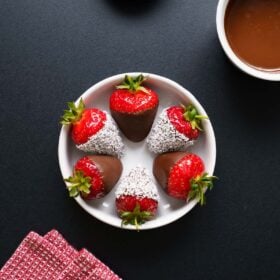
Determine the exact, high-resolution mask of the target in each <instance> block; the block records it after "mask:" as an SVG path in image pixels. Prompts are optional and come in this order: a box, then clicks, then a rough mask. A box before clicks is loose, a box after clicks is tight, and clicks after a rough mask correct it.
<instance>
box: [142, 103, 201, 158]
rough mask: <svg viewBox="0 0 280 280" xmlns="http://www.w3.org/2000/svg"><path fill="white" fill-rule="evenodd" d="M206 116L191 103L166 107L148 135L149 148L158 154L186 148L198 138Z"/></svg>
mask: <svg viewBox="0 0 280 280" xmlns="http://www.w3.org/2000/svg"><path fill="white" fill-rule="evenodd" d="M206 118H207V117H206V116H202V115H200V114H199V113H198V111H197V109H196V108H195V107H194V106H193V105H191V104H190V105H188V106H184V105H181V106H171V107H169V108H166V109H164V110H163V111H162V113H161V114H160V116H159V120H158V121H157V123H156V124H155V125H154V127H153V128H152V130H151V133H150V135H149V136H148V139H147V144H148V148H149V150H150V151H151V152H154V153H156V154H161V153H164V152H168V151H183V150H186V149H187V148H188V147H189V146H190V145H193V143H194V141H195V140H196V139H197V138H198V136H199V133H200V131H202V124H201V121H202V120H203V119H206Z"/></svg>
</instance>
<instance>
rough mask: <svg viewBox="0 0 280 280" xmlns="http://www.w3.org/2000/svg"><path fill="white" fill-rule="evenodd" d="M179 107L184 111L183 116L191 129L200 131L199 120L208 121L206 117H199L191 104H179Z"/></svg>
mask: <svg viewBox="0 0 280 280" xmlns="http://www.w3.org/2000/svg"><path fill="white" fill-rule="evenodd" d="M181 107H182V108H183V110H184V113H183V116H184V118H185V120H186V121H188V122H190V124H191V127H192V129H198V130H200V131H202V130H203V129H202V127H201V120H203V119H208V117H207V116H203V115H200V114H199V113H198V111H197V109H196V108H195V106H194V105H192V104H189V105H188V106H185V105H183V104H181Z"/></svg>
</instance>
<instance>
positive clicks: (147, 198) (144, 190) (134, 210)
mask: <svg viewBox="0 0 280 280" xmlns="http://www.w3.org/2000/svg"><path fill="white" fill-rule="evenodd" d="M158 200H159V196H158V192H157V189H156V186H155V185H154V183H153V182H152V179H151V178H150V176H149V174H148V171H147V169H145V168H142V167H139V166H137V167H136V168H134V169H132V170H131V171H130V173H129V174H128V175H127V176H126V177H124V178H123V180H122V181H121V182H120V185H119V187H118V189H117V191H116V208H117V212H118V214H119V216H120V217H121V219H122V225H127V224H131V225H134V226H135V227H136V229H137V230H138V229H139V225H141V224H143V223H145V222H146V221H147V220H149V219H150V218H152V217H153V216H154V215H155V214H156V211H157V207H158Z"/></svg>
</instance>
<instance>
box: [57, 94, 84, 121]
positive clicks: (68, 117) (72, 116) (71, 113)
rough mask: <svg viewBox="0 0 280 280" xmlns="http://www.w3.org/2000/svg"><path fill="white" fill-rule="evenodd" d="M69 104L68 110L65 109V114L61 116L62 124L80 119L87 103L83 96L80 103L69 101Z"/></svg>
mask: <svg viewBox="0 0 280 280" xmlns="http://www.w3.org/2000/svg"><path fill="white" fill-rule="evenodd" d="M67 105H68V110H64V114H63V116H61V118H60V124H62V125H69V124H73V123H75V122H77V121H79V120H80V119H81V117H82V114H83V112H84V110H85V104H84V101H83V99H82V98H81V99H80V101H79V103H78V105H75V102H68V103H67Z"/></svg>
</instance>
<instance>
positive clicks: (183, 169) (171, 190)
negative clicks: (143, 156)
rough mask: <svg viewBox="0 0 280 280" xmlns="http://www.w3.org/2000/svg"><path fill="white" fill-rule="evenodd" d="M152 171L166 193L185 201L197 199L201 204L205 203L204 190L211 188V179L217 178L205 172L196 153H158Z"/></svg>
mask: <svg viewBox="0 0 280 280" xmlns="http://www.w3.org/2000/svg"><path fill="white" fill-rule="evenodd" d="M153 173H154V176H155V178H156V179H157V181H158V183H159V184H160V185H161V187H162V188H163V189H164V190H165V191H166V193H167V194H168V195H170V196H172V197H174V198H178V199H183V200H187V201H188V200H191V199H197V200H198V201H199V202H200V204H201V205H203V204H205V195H204V193H205V191H206V190H207V189H210V190H211V189H212V188H213V180H214V179H216V178H217V177H215V176H210V175H208V174H207V172H205V167H204V163H203V161H202V159H201V158H200V157H199V156H198V155H196V154H192V153H187V152H171V153H165V154H162V155H158V156H157V157H156V158H155V160H154V167H153Z"/></svg>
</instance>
